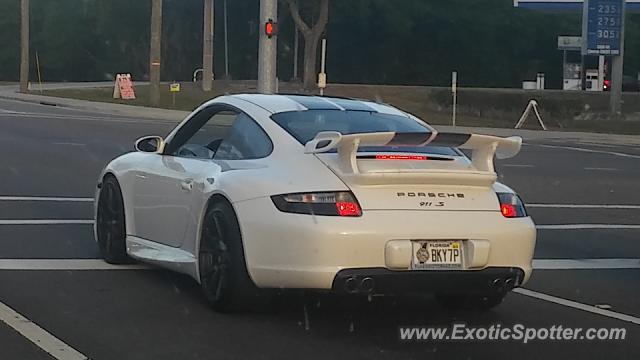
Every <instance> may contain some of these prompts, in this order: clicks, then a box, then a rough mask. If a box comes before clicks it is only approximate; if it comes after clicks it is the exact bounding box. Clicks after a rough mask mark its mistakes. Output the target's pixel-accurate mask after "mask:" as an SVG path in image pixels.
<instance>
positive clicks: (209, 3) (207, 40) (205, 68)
mask: <svg viewBox="0 0 640 360" xmlns="http://www.w3.org/2000/svg"><path fill="white" fill-rule="evenodd" d="M213 1H214V0H204V26H203V28H204V29H203V31H204V33H203V36H202V37H203V39H204V43H203V44H202V91H211V89H212V83H213V11H214V3H213Z"/></svg>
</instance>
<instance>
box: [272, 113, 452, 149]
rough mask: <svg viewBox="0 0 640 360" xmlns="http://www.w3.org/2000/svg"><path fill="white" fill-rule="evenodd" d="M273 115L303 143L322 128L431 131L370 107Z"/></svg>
mask: <svg viewBox="0 0 640 360" xmlns="http://www.w3.org/2000/svg"><path fill="white" fill-rule="evenodd" d="M271 118H272V119H273V121H275V122H276V123H277V124H278V125H280V126H281V127H282V128H283V129H285V130H286V131H287V132H288V133H289V134H291V135H292V136H293V137H294V138H296V140H298V141H299V142H300V143H301V144H303V145H304V144H306V143H307V142H309V141H311V140H312V139H313V138H314V137H315V136H316V134H318V133H319V132H322V131H337V132H339V133H341V134H343V135H348V134H362V133H372V132H397V133H429V132H431V130H430V129H429V128H428V127H427V126H426V125H425V124H424V123H421V122H418V121H416V120H413V119H411V118H409V117H406V116H400V115H391V114H381V113H377V112H369V111H343V110H307V111H291V112H284V113H279V114H275V115H272V116H271ZM359 151H360V152H416V153H425V154H435V155H449V156H458V155H459V153H458V152H457V151H456V150H454V149H452V148H448V147H435V146H426V147H424V146H423V147H417V146H411V147H409V146H362V147H360V149H359Z"/></svg>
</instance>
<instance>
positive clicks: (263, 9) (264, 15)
mask: <svg viewBox="0 0 640 360" xmlns="http://www.w3.org/2000/svg"><path fill="white" fill-rule="evenodd" d="M269 21H272V22H274V23H275V22H277V21H278V0H260V22H259V23H260V26H261V30H260V44H259V49H258V92H259V93H261V94H273V93H275V92H276V91H277V79H276V56H277V45H278V40H277V39H278V36H277V34H274V35H273V36H268V35H267V33H266V31H265V28H264V27H265V24H267V22H269Z"/></svg>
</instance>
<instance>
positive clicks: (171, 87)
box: [169, 83, 180, 92]
mask: <svg viewBox="0 0 640 360" xmlns="http://www.w3.org/2000/svg"><path fill="white" fill-rule="evenodd" d="M169 91H170V92H180V83H171V84H169Z"/></svg>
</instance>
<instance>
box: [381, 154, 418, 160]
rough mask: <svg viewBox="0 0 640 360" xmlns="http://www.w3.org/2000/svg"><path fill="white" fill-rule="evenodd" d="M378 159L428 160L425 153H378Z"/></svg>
mask: <svg viewBox="0 0 640 360" xmlns="http://www.w3.org/2000/svg"><path fill="white" fill-rule="evenodd" d="M376 160H428V158H427V157H426V156H423V155H376Z"/></svg>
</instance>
